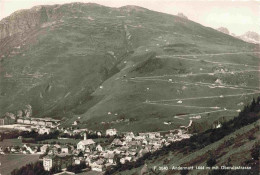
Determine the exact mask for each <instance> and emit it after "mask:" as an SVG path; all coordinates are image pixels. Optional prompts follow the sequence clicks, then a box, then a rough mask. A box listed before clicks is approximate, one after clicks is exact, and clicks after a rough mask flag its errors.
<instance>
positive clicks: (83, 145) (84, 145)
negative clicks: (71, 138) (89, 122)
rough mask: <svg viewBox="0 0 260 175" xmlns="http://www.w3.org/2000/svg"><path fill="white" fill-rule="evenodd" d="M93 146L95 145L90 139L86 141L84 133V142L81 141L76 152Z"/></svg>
mask: <svg viewBox="0 0 260 175" xmlns="http://www.w3.org/2000/svg"><path fill="white" fill-rule="evenodd" d="M93 145H95V142H94V141H93V140H92V139H87V137H86V133H85V134H84V140H81V141H80V142H79V143H78V144H77V150H81V151H85V150H86V148H88V147H89V146H93Z"/></svg>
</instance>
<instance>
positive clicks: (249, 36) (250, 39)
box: [239, 31, 260, 44]
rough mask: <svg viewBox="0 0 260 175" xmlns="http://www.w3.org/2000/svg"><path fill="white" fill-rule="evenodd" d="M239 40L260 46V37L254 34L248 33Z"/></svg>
mask: <svg viewBox="0 0 260 175" xmlns="http://www.w3.org/2000/svg"><path fill="white" fill-rule="evenodd" d="M239 38H240V39H242V40H244V41H246V42H249V43H254V44H260V35H259V34H258V33H256V32H251V31H248V32H246V33H245V34H243V35H241V36H239Z"/></svg>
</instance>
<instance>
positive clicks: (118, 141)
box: [111, 139, 123, 146]
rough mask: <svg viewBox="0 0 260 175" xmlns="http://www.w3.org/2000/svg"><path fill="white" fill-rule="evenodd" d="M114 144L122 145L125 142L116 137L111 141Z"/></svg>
mask: <svg viewBox="0 0 260 175" xmlns="http://www.w3.org/2000/svg"><path fill="white" fill-rule="evenodd" d="M111 145H112V146H122V145H123V142H122V141H121V140H120V139H114V140H113V142H112V143H111Z"/></svg>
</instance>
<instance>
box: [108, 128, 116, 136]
mask: <svg viewBox="0 0 260 175" xmlns="http://www.w3.org/2000/svg"><path fill="white" fill-rule="evenodd" d="M116 134H117V130H116V129H108V130H106V135H107V136H114V135H116Z"/></svg>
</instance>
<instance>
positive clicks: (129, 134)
mask: <svg viewBox="0 0 260 175" xmlns="http://www.w3.org/2000/svg"><path fill="white" fill-rule="evenodd" d="M127 136H130V137H132V138H134V137H135V135H134V133H133V132H126V133H125V137H127Z"/></svg>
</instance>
